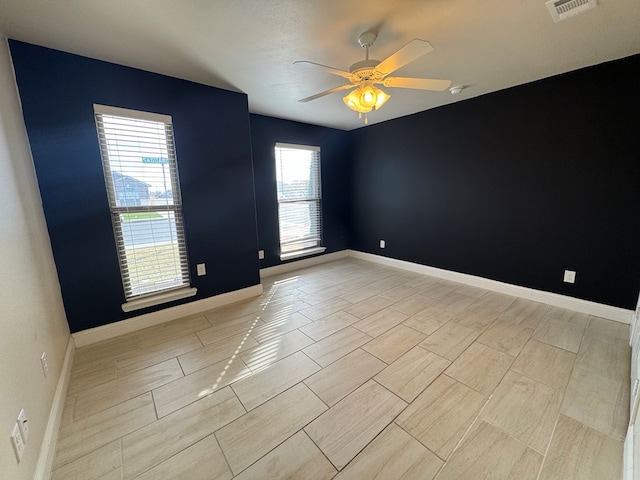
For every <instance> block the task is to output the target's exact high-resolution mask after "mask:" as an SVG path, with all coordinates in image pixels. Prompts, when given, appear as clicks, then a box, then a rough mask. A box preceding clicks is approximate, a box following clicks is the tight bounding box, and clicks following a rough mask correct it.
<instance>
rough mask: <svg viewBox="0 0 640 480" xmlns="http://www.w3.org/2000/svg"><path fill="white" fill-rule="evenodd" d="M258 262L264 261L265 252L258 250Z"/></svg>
mask: <svg viewBox="0 0 640 480" xmlns="http://www.w3.org/2000/svg"><path fill="white" fill-rule="evenodd" d="M258 260H264V250H258Z"/></svg>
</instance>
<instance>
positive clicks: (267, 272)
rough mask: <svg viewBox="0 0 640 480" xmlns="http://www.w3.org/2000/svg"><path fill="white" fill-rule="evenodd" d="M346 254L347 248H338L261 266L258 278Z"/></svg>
mask: <svg viewBox="0 0 640 480" xmlns="http://www.w3.org/2000/svg"><path fill="white" fill-rule="evenodd" d="M347 256H349V250H340V251H339V252H333V253H327V254H325V255H318V256H316V257H311V258H305V259H304V260H297V261H295V262H287V263H283V264H281V265H275V266H273V267H266V268H261V269H260V278H261V279H262V278H267V277H272V276H274V275H280V274H281V273H287V272H293V271H294V270H300V269H301V268H306V267H311V266H313V265H319V264H321V263H327V262H333V261H334V260H338V259H340V258H345V257H347Z"/></svg>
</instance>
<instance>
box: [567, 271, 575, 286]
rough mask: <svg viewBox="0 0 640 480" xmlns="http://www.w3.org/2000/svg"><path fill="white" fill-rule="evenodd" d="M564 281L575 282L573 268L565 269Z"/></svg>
mask: <svg viewBox="0 0 640 480" xmlns="http://www.w3.org/2000/svg"><path fill="white" fill-rule="evenodd" d="M564 281H565V282H566V283H576V272H574V271H573V270H565V271H564Z"/></svg>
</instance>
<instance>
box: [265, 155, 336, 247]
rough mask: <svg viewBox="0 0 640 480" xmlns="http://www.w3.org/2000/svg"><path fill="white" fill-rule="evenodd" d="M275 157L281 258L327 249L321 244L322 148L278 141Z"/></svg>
mask: <svg viewBox="0 0 640 480" xmlns="http://www.w3.org/2000/svg"><path fill="white" fill-rule="evenodd" d="M275 157H276V182H277V192H278V223H279V229H280V258H281V259H287V258H294V257H297V256H302V255H309V254H312V253H318V252H322V251H324V248H323V247H321V221H320V219H321V204H320V148H318V147H311V146H304V145H290V144H284V143H277V144H276V147H275Z"/></svg>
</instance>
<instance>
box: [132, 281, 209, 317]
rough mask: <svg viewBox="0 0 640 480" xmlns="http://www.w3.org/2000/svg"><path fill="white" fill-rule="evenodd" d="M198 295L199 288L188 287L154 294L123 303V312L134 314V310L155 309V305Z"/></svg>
mask: <svg viewBox="0 0 640 480" xmlns="http://www.w3.org/2000/svg"><path fill="white" fill-rule="evenodd" d="M196 293H198V289H197V288H193V287H187V288H180V289H178V290H171V291H170V292H161V293H157V294H152V295H149V296H147V297H142V298H136V299H135V300H131V301H129V302H126V303H123V304H122V311H124V312H133V311H134V310H140V309H142V308H147V307H153V306H154V305H160V304H162V303H167V302H173V301H174V300H180V299H181V298H188V297H193V296H194V295H195V294H196Z"/></svg>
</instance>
